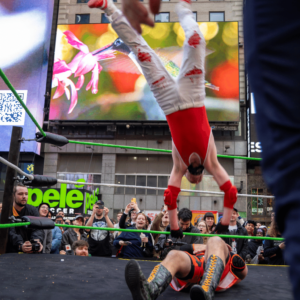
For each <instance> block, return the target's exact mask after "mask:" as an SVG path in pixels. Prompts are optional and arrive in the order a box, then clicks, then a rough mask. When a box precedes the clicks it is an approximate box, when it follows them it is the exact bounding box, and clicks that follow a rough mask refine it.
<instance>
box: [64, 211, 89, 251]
mask: <svg viewBox="0 0 300 300" xmlns="http://www.w3.org/2000/svg"><path fill="white" fill-rule="evenodd" d="M83 222H84V219H83V216H82V215H78V216H76V217H75V218H74V221H73V225H77V226H83ZM79 240H84V241H87V234H86V233H85V232H84V231H83V229H79V228H69V230H68V231H66V232H65V233H64V234H63V236H62V240H61V245H60V252H59V253H60V254H68V255H70V254H73V250H72V249H71V246H72V245H73V243H74V242H75V241H79Z"/></svg>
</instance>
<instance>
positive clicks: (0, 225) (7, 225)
mask: <svg viewBox="0 0 300 300" xmlns="http://www.w3.org/2000/svg"><path fill="white" fill-rule="evenodd" d="M26 225H30V222H25V223H10V224H0V229H1V228H10V227H21V226H26Z"/></svg>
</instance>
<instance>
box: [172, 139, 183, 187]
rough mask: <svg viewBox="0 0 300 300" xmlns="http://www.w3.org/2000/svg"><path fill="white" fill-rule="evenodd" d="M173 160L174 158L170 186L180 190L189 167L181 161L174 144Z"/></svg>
mask: <svg viewBox="0 0 300 300" xmlns="http://www.w3.org/2000/svg"><path fill="white" fill-rule="evenodd" d="M172 158H173V168H172V172H171V175H170V179H169V185H172V186H176V187H178V188H180V186H181V180H182V177H183V175H184V174H185V172H186V169H187V167H186V166H185V165H184V163H183V161H182V160H181V158H180V156H179V154H178V152H177V149H176V147H175V146H174V144H173V143H172Z"/></svg>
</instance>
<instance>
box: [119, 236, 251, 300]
mask: <svg viewBox="0 0 300 300" xmlns="http://www.w3.org/2000/svg"><path fill="white" fill-rule="evenodd" d="M229 248H230V247H229V246H228V245H226V244H225V242H224V241H223V240H222V239H221V238H219V237H217V236H216V237H211V238H210V239H209V240H208V242H207V245H202V244H200V245H199V244H194V245H184V246H182V247H181V250H182V251H178V250H172V251H170V252H169V253H168V255H167V257H166V258H165V259H164V260H163V261H162V263H161V264H159V265H157V266H156V267H155V268H154V269H153V271H152V273H151V274H150V276H149V278H148V279H146V278H145V276H144V275H143V272H142V270H141V268H140V266H139V264H138V263H137V262H136V261H135V260H131V261H130V262H129V263H128V264H127V265H126V269H125V279H126V283H127V285H128V287H129V289H130V291H131V294H132V297H133V299H134V300H154V299H156V298H157V297H158V296H159V295H160V294H161V293H163V291H164V290H165V289H166V288H167V287H168V285H169V284H170V285H171V287H172V288H173V289H174V290H175V291H181V290H182V289H184V288H187V287H190V286H192V287H191V289H190V297H191V299H192V300H211V299H213V297H214V292H215V291H224V290H226V289H228V288H230V287H231V286H233V285H234V284H236V283H238V282H240V281H241V280H243V279H244V278H245V277H246V275H247V272H248V269H247V266H246V265H245V262H244V261H243V259H242V258H241V257H240V256H239V255H237V254H234V255H232V254H231V253H230V251H229Z"/></svg>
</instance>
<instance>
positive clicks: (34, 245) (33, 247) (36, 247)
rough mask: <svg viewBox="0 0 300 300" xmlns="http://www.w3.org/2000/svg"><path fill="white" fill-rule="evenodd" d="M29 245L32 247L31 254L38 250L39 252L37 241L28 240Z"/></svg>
mask: <svg viewBox="0 0 300 300" xmlns="http://www.w3.org/2000/svg"><path fill="white" fill-rule="evenodd" d="M30 243H31V245H32V251H33V252H39V250H40V244H39V243H38V242H37V241H35V240H30Z"/></svg>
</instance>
